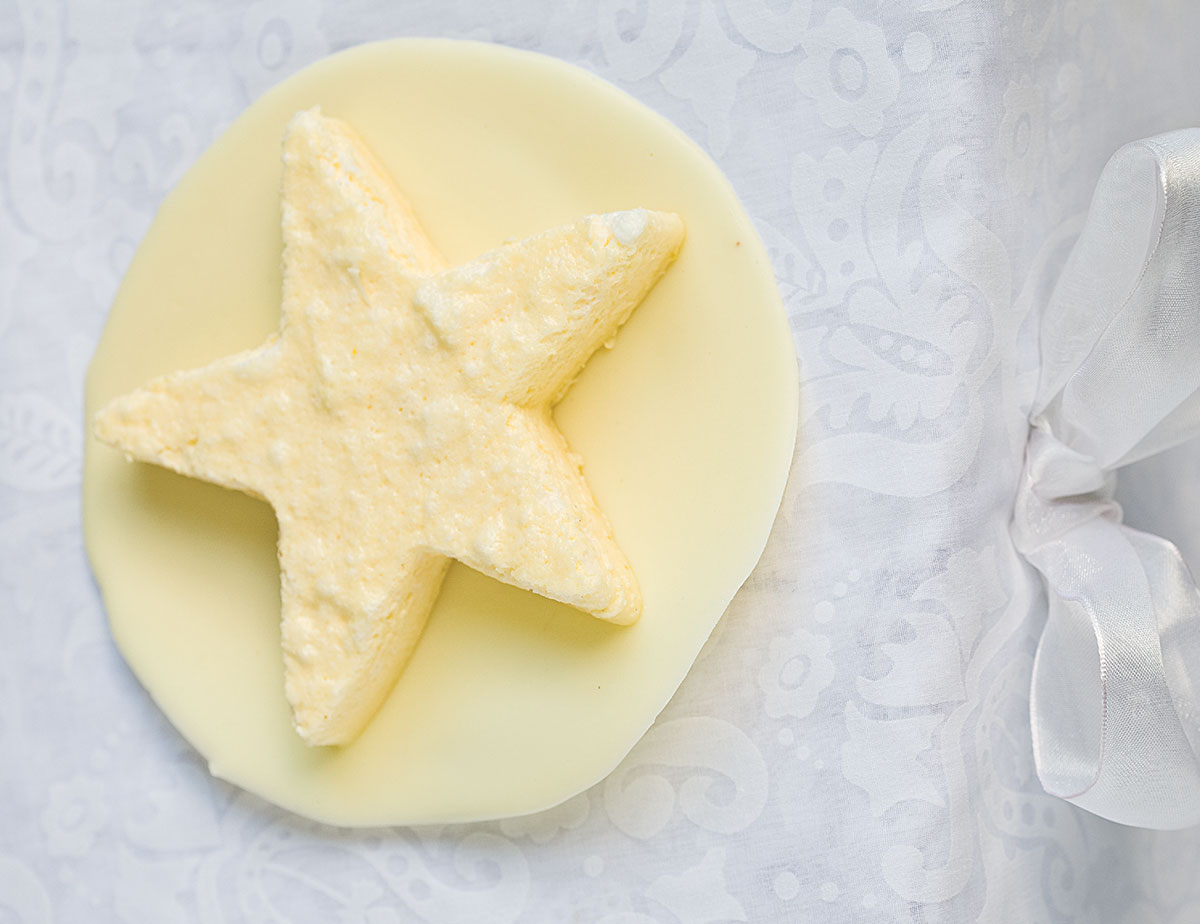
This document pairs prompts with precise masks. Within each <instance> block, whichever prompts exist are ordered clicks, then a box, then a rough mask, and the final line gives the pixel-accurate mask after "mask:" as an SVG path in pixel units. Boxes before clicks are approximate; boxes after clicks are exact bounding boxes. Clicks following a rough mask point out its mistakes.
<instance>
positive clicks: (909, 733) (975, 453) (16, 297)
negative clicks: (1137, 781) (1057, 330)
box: [0, 0, 1200, 924]
mask: <svg viewBox="0 0 1200 924" xmlns="http://www.w3.org/2000/svg"><path fill="white" fill-rule="evenodd" d="M398 35H441V36H449V37H462V38H475V39H484V40H489V41H496V42H500V43H503V44H508V45H514V46H517V47H522V48H530V49H534V50H537V51H541V52H545V53H548V54H551V55H555V56H557V57H560V58H563V59H565V60H568V61H572V62H575V63H577V64H580V65H582V66H583V67H586V68H588V69H590V70H593V71H595V72H596V73H598V74H600V75H601V76H603V77H606V78H607V79H609V80H611V81H613V82H614V83H616V84H617V85H618V86H620V87H622V88H624V89H625V90H627V91H629V92H630V93H632V94H633V95H634V96H636V97H638V98H639V99H641V100H643V101H644V102H646V103H647V104H649V105H650V106H651V107H653V108H655V109H656V110H658V111H659V112H661V113H663V114H664V115H666V116H667V117H668V118H670V119H671V120H673V121H674V122H675V123H676V124H678V125H680V126H682V127H683V128H684V130H685V131H687V132H688V133H689V134H690V135H691V136H692V137H693V138H695V139H696V140H697V141H698V142H699V143H700V144H701V145H702V146H703V147H704V148H705V149H706V150H708V151H709V152H710V154H711V155H712V156H713V157H714V158H715V159H716V160H717V162H718V163H719V164H720V165H721V166H722V168H723V169H724V170H725V172H726V173H727V174H728V176H729V177H730V179H731V180H732V182H733V184H734V186H735V188H736V189H737V191H738V193H739V195H740V196H741V198H742V200H743V202H744V203H745V205H746V208H747V209H748V211H749V212H750V214H751V215H752V216H753V217H754V219H755V221H756V222H757V224H758V227H759V229H760V231H761V233H762V236H763V238H764V240H765V242H766V244H767V246H768V248H769V249H770V251H771V254H772V258H773V260H774V262H775V266H776V270H777V274H778V277H779V281H780V286H781V288H782V292H783V295H784V298H785V301H786V305H787V309H788V312H789V316H790V319H791V326H792V329H793V332H794V334H795V340H796V344H797V349H798V351H799V353H800V356H801V360H802V378H803V381H804V392H803V408H804V416H803V420H802V433H801V442H800V446H799V448H798V454H797V465H796V467H795V469H794V471H793V476H792V481H791V484H790V487H789V490H788V494H787V497H786V499H785V502H784V506H783V509H782V512H781V515H780V519H779V521H778V523H777V526H776V529H775V532H774V535H773V538H772V540H771V543H770V545H769V547H768V549H767V552H766V555H765V556H764V559H763V561H762V562H761V564H760V566H759V568H758V569H757V571H756V572H755V573H754V575H753V576H752V578H751V580H750V581H749V582H748V584H747V586H746V587H745V588H744V589H743V591H742V592H741V593H740V594H739V596H738V597H737V599H736V600H735V602H734V605H733V606H732V608H731V610H730V612H729V613H728V614H727V615H726V617H725V618H724V619H723V620H722V622H721V624H720V626H719V627H718V629H717V631H716V633H715V634H714V636H713V639H712V641H711V642H710V644H709V645H708V646H707V647H706V649H705V650H704V652H703V654H702V655H701V657H700V659H699V661H698V662H697V664H696V666H695V668H694V669H693V671H692V673H691V674H690V675H689V677H688V678H687V680H686V681H685V682H684V684H683V686H682V688H681V690H680V692H679V693H678V695H677V696H676V697H675V699H674V700H673V701H672V703H671V704H670V706H669V707H668V708H667V710H666V711H665V712H664V714H663V715H662V716H661V717H660V719H659V721H658V723H657V724H656V725H655V727H654V728H653V729H652V730H651V731H650V733H649V734H648V735H647V736H646V738H645V739H643V741H642V742H641V743H640V744H639V745H638V746H637V747H636V748H635V750H634V752H633V753H632V754H631V755H630V757H629V758H628V759H627V760H626V761H625V763H624V764H623V765H622V766H621V768H620V769H618V771H617V772H616V773H615V774H614V775H613V776H612V777H610V778H609V779H608V780H607V781H605V782H604V783H602V784H600V785H598V786H596V787H595V788H593V789H592V790H590V791H589V792H587V793H585V794H582V795H580V796H578V797H576V798H575V799H572V800H570V801H569V802H567V803H566V804H565V805H563V806H561V807H560V808H558V809H554V810H552V811H550V812H547V813H544V814H543V815H539V816H534V817H530V818H525V819H515V820H509V821H502V822H497V823H489V824H478V825H469V826H448V827H435V828H422V829H417V830H411V829H386V830H372V831H366V832H362V831H358V832H356V831H338V830H334V829H330V828H326V827H322V826H319V825H315V824H310V823H307V822H305V821H302V820H299V819H297V818H295V817H293V816H290V815H288V814H287V813H285V812H282V811H280V810H277V809H274V808H272V807H270V806H267V805H264V804H263V803H262V802H260V801H259V800H257V799H255V798H253V797H250V796H247V795H246V794H244V793H241V792H239V791H237V790H235V789H234V788H232V787H230V786H228V785H226V784H224V783H221V782H219V781H214V780H212V779H211V778H209V776H208V775H207V772H206V770H205V769H204V765H203V762H202V761H201V760H200V759H199V757H198V756H197V755H196V754H195V753H194V752H193V751H192V750H191V749H190V748H189V747H188V746H187V745H186V744H185V743H184V742H183V741H182V739H180V737H179V736H178V735H177V734H176V733H175V732H174V731H173V730H172V729H171V727H170V726H169V724H168V723H167V722H166V721H165V719H163V718H162V716H161V715H160V714H159V713H158V711H157V709H156V708H155V707H154V705H153V704H152V703H151V702H150V700H149V698H148V697H147V696H146V695H145V694H144V692H143V691H142V690H141V688H140V687H139V685H138V684H137V682H136V681H135V680H134V679H133V677H132V675H131V674H130V673H129V671H128V670H127V669H126V668H125V666H124V664H123V662H122V661H121V660H120V658H119V656H118V655H117V653H116V651H115V649H114V648H113V646H112V643H111V641H110V640H109V638H108V635H107V630H106V627H105V623H104V616H103V611H102V608H101V605H100V601H99V599H98V596H97V593H96V589H95V586H94V584H93V583H92V580H91V577H90V573H89V571H88V566H87V562H86V558H85V556H84V553H83V549H82V543H81V537H80V529H79V504H78V489H79V463H80V444H81V438H82V419H81V418H82V383H83V374H84V369H85V366H86V363H87V361H88V358H89V356H90V354H91V351H92V349H93V347H94V345H95V342H96V339H97V337H98V335H99V331H100V329H101V327H102V325H103V323H104V318H105V314H106V311H107V307H108V305H109V302H110V301H111V298H112V295H113V293H114V291H115V288H116V286H117V283H118V281H119V279H120V277H121V274H122V272H123V270H124V267H125V266H126V264H127V262H128V260H129V258H130V256H131V254H132V251H133V249H134V247H135V246H136V244H137V242H138V240H139V239H140V236H141V235H142V233H143V232H144V231H145V229H146V227H147V225H148V223H149V221H150V219H151V217H152V216H153V214H154V211H155V208H156V206H157V204H158V202H159V201H160V200H161V198H162V197H163V195H164V194H165V193H166V192H167V190H168V189H169V188H170V187H171V185H172V184H173V183H174V182H175V181H176V180H177V179H178V178H179V176H180V175H181V173H182V172H183V171H184V170H186V168H187V167H188V166H189V165H190V164H191V163H192V161H193V160H194V159H195V157H196V156H197V155H198V154H199V153H200V152H201V151H202V150H203V149H204V147H205V146H206V145H207V144H208V143H209V142H210V141H211V140H212V139H213V138H215V137H216V136H217V135H218V134H219V133H220V132H221V131H222V130H223V129H224V128H225V127H226V126H227V125H228V124H229V122H230V121H231V120H232V119H233V118H234V117H235V116H236V115H237V114H238V113H239V112H240V111H241V110H242V109H243V108H244V107H245V106H246V104H247V103H248V102H249V101H250V100H252V99H253V98H254V97H256V96H257V95H258V94H259V93H261V92H262V91H263V90H264V89H265V88H266V87H268V86H269V85H271V84H272V83H273V82H275V81H276V80H278V79H280V78H281V77H282V76H284V75H286V74H288V73H291V72H293V71H294V70H296V69H298V68H299V67H302V66H303V65H305V64H307V63H309V62H311V61H313V60H314V59H316V58H318V57H320V56H321V55H324V54H326V53H328V52H332V51H336V50H339V49H342V48H345V47H347V46H350V45H353V44H356V43H358V42H361V41H366V40H370V39H376V38H382V37H390V36H398ZM1189 125H1200V4H1193V3H1189V2H1186V0H1181V2H1178V3H1159V4H1146V3H1142V2H1140V0H1128V2H1123V3H1122V2H1115V3H1100V2H1096V0H1053V2H1041V0H995V2H993V0H928V2H924V3H919V2H912V3H890V2H872V0H843V2H842V3H841V4H840V5H839V4H831V3H829V2H827V0H812V2H811V3H810V2H809V0H792V2H790V3H789V2H787V0H688V2H686V3H678V4H665V3H664V4H658V3H654V4H650V3H645V2H637V0H609V2H605V3H601V4H599V5H598V6H593V5H592V4H585V3H555V2H549V0H547V2H541V3H537V2H515V0H514V2H510V3H504V4H499V3H497V4H488V5H485V4H473V3H467V2H459V3H443V2H435V0H427V2H410V3H403V4H401V3H375V2H372V3H367V2H363V0H359V2H338V0H324V2H322V0H255V2H252V3H249V4H235V3H229V2H225V3H217V4H210V3H205V2H201V0H175V2H165V0H110V2H105V3H89V2H84V0H71V2H62V0H4V3H3V5H0V139H2V141H3V144H2V153H0V919H5V920H7V919H13V918H15V920H17V921H21V922H43V921H78V920H114V921H130V922H142V921H156V922H185V921H203V922H233V921H242V920H250V921H342V922H355V924H358V922H361V924H389V922H398V921H410V920H423V921H430V922H442V921H506V922H507V921H524V922H537V921H549V920H564V921H565V920H575V921H581V922H589V924H591V922H603V924H650V922H684V924H712V922H719V921H744V920H751V921H784V920H787V921H823V922H849V921H856V922H857V921H862V922H898V921H913V922H929V924H932V922H960V921H976V920H978V921H984V922H998V921H1017V922H1027V921H1028V922H1034V921H1039V922H1065V921H1077V922H1093V921H1095V922H1179V924H1182V922H1193V921H1196V920H1200V882H1198V878H1200V877H1197V875H1196V873H1197V871H1198V870H1200V831H1198V830H1196V829H1192V830H1188V831H1183V832H1177V833H1151V832H1143V831H1137V830H1134V829H1130V828H1123V827H1121V826H1118V825H1114V824H1111V823H1108V822H1105V821H1102V820H1100V819H1098V818H1095V817H1093V816H1090V815H1087V814H1085V813H1083V812H1081V811H1079V810H1077V809H1075V808H1073V807H1071V806H1069V805H1067V804H1066V803H1064V802H1061V801H1058V800H1056V799H1053V798H1051V797H1048V796H1046V795H1045V794H1044V793H1042V792H1041V790H1040V788H1039V786H1038V783H1037V778H1036V775H1035V773H1034V769H1033V765H1032V757H1031V744H1030V736H1029V719H1028V689H1029V676H1030V668H1031V664H1032V652H1033V648H1034V644H1035V642H1036V639H1037V636H1038V632H1039V631H1040V627H1041V624H1042V621H1043V619H1044V601H1043V599H1042V595H1041V594H1042V592H1041V590H1040V586H1039V583H1038V579H1037V576H1036V574H1035V573H1034V572H1032V570H1031V569H1029V568H1027V567H1026V566H1024V565H1022V564H1021V563H1020V562H1019V560H1018V558H1017V556H1016V555H1015V553H1014V551H1013V549H1012V546H1011V542H1010V540H1009V536H1008V523H1009V518H1010V515H1011V505H1012V500H1013V496H1014V494H1015V490H1016V484H1017V479H1018V476H1019V474H1020V470H1021V462H1022V452H1023V447H1024V440H1025V434H1026V428H1025V421H1024V413H1025V410H1026V409H1027V407H1028V404H1029V401H1030V400H1031V397H1032V394H1033V389H1034V386H1035V384H1036V362H1037V351H1036V340H1035V331H1036V328H1035V322H1036V316H1037V312H1038V309H1039V308H1040V306H1041V305H1042V304H1043V303H1044V300H1045V296H1046V293H1047V289H1048V286H1049V285H1050V284H1051V283H1052V281H1053V279H1054V274H1055V272H1056V271H1057V269H1058V268H1059V266H1060V265H1061V262H1062V259H1063V257H1064V255H1065V251H1066V248H1067V247H1069V245H1070V243H1071V241H1072V239H1073V236H1074V234H1075V233H1077V231H1078V229H1079V226H1080V223H1081V220H1082V214H1083V211H1084V210H1085V208H1086V206H1087V203H1088V199H1089V197H1090V194H1091V190H1092V187H1093V185H1094V183H1095V180H1096V178H1097V176H1098V174H1099V172H1100V169H1101V167H1102V166H1103V164H1104V162H1105V160H1106V159H1107V158H1108V157H1109V155H1111V154H1112V153H1113V152H1114V151H1115V150H1116V148H1117V147H1119V146H1120V145H1121V144H1122V143H1124V142H1126V141H1130V140H1133V139H1136V138H1140V137H1143V136H1146V135H1149V134H1153V133H1156V132H1160V131H1165V130H1168V129H1172V128H1178V127H1184V126H1189ZM1198 271H1200V270H1198ZM730 310H731V311H736V310H737V306H736V305H731V306H730ZM1198 472H1200V450H1198V449H1197V447H1196V446H1194V445H1189V446H1185V447H1182V448H1180V449H1178V450H1174V451H1173V452H1172V453H1170V454H1169V455H1168V456H1166V457H1163V458H1159V459H1155V460H1151V461H1150V462H1148V463H1143V464H1142V465H1141V466H1140V470H1139V471H1137V472H1134V473H1132V474H1133V476H1134V477H1132V478H1126V479H1125V482H1124V486H1123V487H1122V489H1121V492H1120V493H1122V494H1123V495H1124V496H1125V497H1126V499H1127V500H1128V499H1133V501H1134V503H1133V504H1132V505H1131V510H1130V517H1129V519H1130V520H1131V521H1132V522H1134V523H1135V524H1136V525H1139V526H1143V527H1147V528H1153V529H1156V530H1158V531H1160V532H1162V533H1164V534H1166V535H1168V536H1169V537H1170V538H1173V539H1176V540H1178V541H1179V543H1180V545H1181V547H1182V548H1183V550H1184V553H1185V555H1188V556H1190V558H1191V560H1192V562H1193V564H1195V563H1196V562H1197V555H1198V554H1200V515H1197V514H1196V511H1197V510H1200V507H1198V506H1197V504H1195V503H1188V501H1192V500H1196V499H1198V498H1200V481H1198V480H1197V478H1196V475H1197V473H1198ZM1185 477H1186V478H1190V479H1191V482H1190V484H1188V483H1181V481H1182V479H1183V478H1185Z"/></svg>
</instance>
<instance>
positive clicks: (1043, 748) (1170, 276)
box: [1012, 129, 1200, 828]
mask: <svg viewBox="0 0 1200 924" xmlns="http://www.w3.org/2000/svg"><path fill="white" fill-rule="evenodd" d="M1041 353H1042V368H1041V379H1040V382H1039V386H1038V393H1037V397H1036V400H1035V402H1034V405H1033V408H1032V412H1031V415H1030V417H1031V423H1032V429H1031V432H1030V438H1029V443H1028V446H1027V448H1026V457H1025V470H1024V473H1023V475H1022V480H1021V484H1020V487H1019V490H1018V495H1017V501H1016V507H1015V511H1014V517H1013V524H1012V533H1013V539H1014V542H1015V543H1016V546H1017V548H1018V549H1019V550H1020V551H1021V553H1022V554H1023V555H1024V556H1025V557H1026V559H1028V561H1029V562H1030V563H1031V564H1032V565H1033V566H1034V567H1035V568H1037V570H1038V571H1039V572H1041V574H1042V577H1043V579H1044V581H1045V586H1046V594H1047V597H1048V601H1049V616H1048V620H1047V623H1046V627H1045V629H1044V631H1043V634H1042V638H1041V641H1040V642H1039V644H1038V650H1037V657H1036V659H1035V662H1034V669H1033V686H1032V691H1031V696H1030V714H1031V719H1032V724H1033V745H1034V758H1035V760H1036V763H1037V770H1038V776H1039V777H1040V778H1041V781H1042V785H1043V786H1044V787H1045V789H1046V791H1047V792H1050V793H1053V794H1054V795H1058V796H1061V797H1063V798H1064V799H1068V800H1069V801H1071V802H1073V803H1075V804H1076V805H1079V806H1081V807H1082V808H1085V809H1087V810H1089V811H1091V812H1094V813H1096V814H1097V815H1102V816H1104V817H1106V818H1110V819H1112V820H1114V821H1119V822H1122V823H1124V824H1131V825H1140V826H1144V827H1152V828H1179V827H1183V826H1185V825H1189V824H1194V823H1196V822H1200V590H1198V589H1197V587H1196V583H1195V580H1194V579H1193V578H1192V575H1191V573H1190V572H1189V571H1188V568H1187V565H1186V564H1185V563H1184V561H1183V558H1182V557H1181V556H1180V554H1179V551H1178V549H1176V548H1175V546H1174V545H1172V544H1171V543H1170V542H1167V541H1166V540H1165V539H1162V538H1160V537H1158V536H1152V535H1149V534H1147V533H1144V532H1139V531H1138V530H1135V529H1132V528H1131V527H1129V526H1125V525H1123V524H1122V523H1121V508H1120V506H1119V505H1118V504H1117V503H1116V501H1114V500H1113V490H1114V487H1115V485H1116V471H1117V469H1119V468H1120V467H1121V466H1123V465H1127V464H1129V463H1131V462H1135V461H1137V460H1139V459H1144V458H1146V457H1147V456H1151V455H1154V454H1155V453H1158V452H1161V451H1163V450H1165V449H1167V448H1169V447H1171V446H1174V445H1176V444H1178V443H1181V442H1183V441H1184V440H1186V439H1188V438H1190V437H1192V436H1195V435H1197V434H1200V129H1192V130H1187V131H1178V132H1171V133H1169V134H1165V135H1159V136H1157V137H1155V138H1151V139H1148V140H1145V141H1139V142H1136V143H1134V144H1130V145H1126V146H1125V147H1124V148H1122V149H1121V150H1120V151H1118V152H1117V153H1116V154H1115V155H1114V156H1113V158H1112V160H1111V161H1109V163H1108V166H1107V167H1106V168H1105V170H1104V172H1103V174H1102V175H1101V177H1100V181H1099V183H1098V185H1097V187H1096V192H1095V195H1094V197H1093V199H1092V204H1091V208H1090V210H1089V212H1088V217H1087V222H1086V223H1085V225H1084V228H1083V232H1082V234H1081V235H1080V238H1079V240H1078V241H1077V243H1076V244H1075V247H1074V250H1073V251H1072V252H1071V255H1070V257H1069V258H1068V260H1067V263H1066V266H1065V267H1064V269H1063V272H1062V275H1061V277H1060V278H1059V281H1058V284H1057V286H1056V287H1055V290H1054V293H1053V295H1052V296H1051V298H1050V302H1049V304H1048V306H1047V308H1046V312H1045V315H1044V317H1043V318H1042V323H1041ZM1197 515H1200V511H1197Z"/></svg>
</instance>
